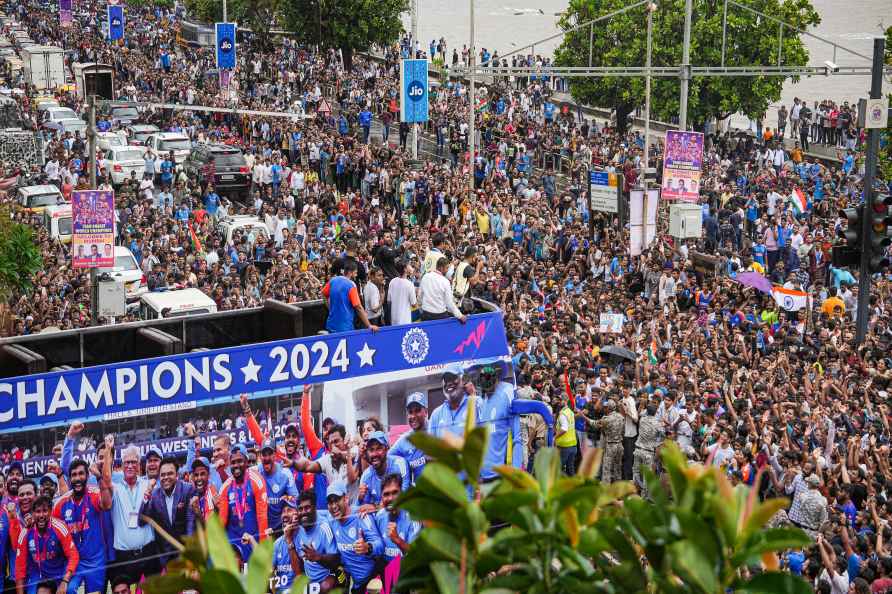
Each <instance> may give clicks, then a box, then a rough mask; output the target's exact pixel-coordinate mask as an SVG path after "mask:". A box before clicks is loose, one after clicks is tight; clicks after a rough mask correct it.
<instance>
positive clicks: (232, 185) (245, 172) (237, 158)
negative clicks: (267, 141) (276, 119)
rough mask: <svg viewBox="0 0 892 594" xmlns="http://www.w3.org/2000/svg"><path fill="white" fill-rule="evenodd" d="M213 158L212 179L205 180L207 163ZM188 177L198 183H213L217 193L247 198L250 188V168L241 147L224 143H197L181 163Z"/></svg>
mask: <svg viewBox="0 0 892 594" xmlns="http://www.w3.org/2000/svg"><path fill="white" fill-rule="evenodd" d="M211 159H213V162H214V179H213V180H205V171H206V169H207V165H208V163H209V162H210V161H211ZM183 167H184V169H185V170H186V173H187V174H189V176H190V177H192V176H195V178H196V179H198V180H199V182H200V183H202V184H204V183H205V182H209V183H213V184H214V188H215V189H216V191H217V193H218V194H227V195H236V196H237V197H238V198H244V199H247V196H248V193H249V192H250V190H251V170H250V169H249V168H248V162H247V161H245V156H244V155H243V154H242V151H241V149H239V148H237V147H234V146H228V145H225V144H198V145H196V146H195V147H193V148H192V152H191V153H189V158H188V159H186V162H185V164H184V165H183Z"/></svg>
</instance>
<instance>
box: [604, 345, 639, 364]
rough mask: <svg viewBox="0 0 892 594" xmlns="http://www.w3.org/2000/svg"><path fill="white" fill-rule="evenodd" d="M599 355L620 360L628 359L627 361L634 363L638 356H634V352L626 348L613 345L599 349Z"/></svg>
mask: <svg viewBox="0 0 892 594" xmlns="http://www.w3.org/2000/svg"><path fill="white" fill-rule="evenodd" d="M601 354H602V355H609V356H613V357H619V358H620V359H628V360H629V361H636V360H637V359H638V355H637V354H635V352H634V351H630V350H629V349H627V348H624V347H621V346H615V345H609V346H606V347H603V348H602V349H601Z"/></svg>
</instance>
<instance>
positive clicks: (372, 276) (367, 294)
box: [362, 268, 384, 326]
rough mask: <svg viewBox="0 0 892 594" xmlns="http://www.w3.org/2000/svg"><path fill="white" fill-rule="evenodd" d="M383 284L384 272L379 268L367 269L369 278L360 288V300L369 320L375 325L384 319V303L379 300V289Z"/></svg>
mask: <svg viewBox="0 0 892 594" xmlns="http://www.w3.org/2000/svg"><path fill="white" fill-rule="evenodd" d="M383 286H384V274H383V273H382V272H381V269H380V268H372V270H371V271H369V279H368V282H367V283H366V284H365V286H364V287H363V288H362V300H363V302H364V303H365V310H366V311H367V312H368V314H369V320H370V321H371V322H372V323H373V324H375V325H376V326H380V325H381V324H382V323H383V321H384V303H383V302H382V301H381V289H380V288H379V287H383Z"/></svg>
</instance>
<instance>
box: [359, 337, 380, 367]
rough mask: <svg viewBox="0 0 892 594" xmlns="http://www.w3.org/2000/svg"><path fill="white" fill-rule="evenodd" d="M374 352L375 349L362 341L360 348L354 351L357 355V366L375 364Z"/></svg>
mask: <svg viewBox="0 0 892 594" xmlns="http://www.w3.org/2000/svg"><path fill="white" fill-rule="evenodd" d="M376 352H377V351H376V350H375V349H372V348H369V343H367V342H364V343H362V350H359V351H356V354H357V355H358V356H359V366H360V367H365V366H366V365H368V366H369V367H373V366H374V365H375V361H374V360H373V357H374V356H375V353H376Z"/></svg>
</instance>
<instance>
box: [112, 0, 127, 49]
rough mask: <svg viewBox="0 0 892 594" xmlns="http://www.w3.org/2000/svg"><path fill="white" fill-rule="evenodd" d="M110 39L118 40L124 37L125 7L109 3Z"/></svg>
mask: <svg viewBox="0 0 892 594" xmlns="http://www.w3.org/2000/svg"><path fill="white" fill-rule="evenodd" d="M108 39H109V41H117V40H118V39H124V7H123V6H120V5H113V4H109V6H108Z"/></svg>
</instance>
